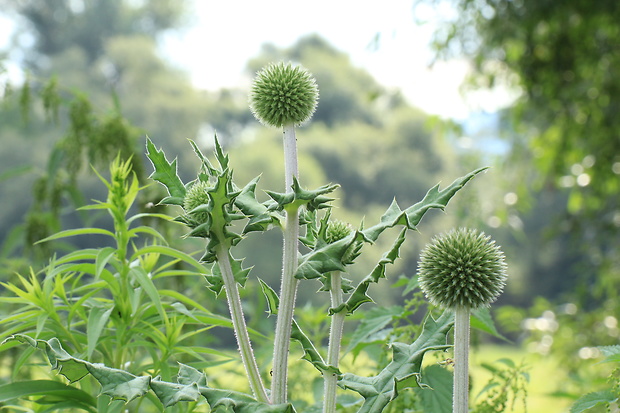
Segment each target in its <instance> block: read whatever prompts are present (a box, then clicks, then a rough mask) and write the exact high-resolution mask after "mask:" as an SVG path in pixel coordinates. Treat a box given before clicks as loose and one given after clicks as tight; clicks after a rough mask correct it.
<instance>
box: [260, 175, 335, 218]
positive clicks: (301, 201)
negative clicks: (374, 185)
mask: <svg viewBox="0 0 620 413" xmlns="http://www.w3.org/2000/svg"><path fill="white" fill-rule="evenodd" d="M338 187H340V185H334V184H328V185H323V186H321V187H319V188H317V189H315V190H307V189H303V188H302V187H301V185H299V181H297V178H296V177H293V186H292V190H293V191H292V192H287V193H285V194H282V193H279V192H273V191H265V192H266V193H267V195H269V196H270V197H271V198H272V199H273V200H274V201H276V203H277V206H276V208H277V209H278V210H282V209H286V208H287V207H289V206H293V207H300V206H302V205H305V206H306V208H307V209H308V211H315V210H317V209H321V208H325V207H327V204H328V203H329V202H331V201H333V200H334V199H333V198H329V197H326V196H325V195H326V194H329V193H331V192H333V191H334V190H336V188H338Z"/></svg>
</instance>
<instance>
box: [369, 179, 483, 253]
mask: <svg viewBox="0 0 620 413" xmlns="http://www.w3.org/2000/svg"><path fill="white" fill-rule="evenodd" d="M486 169H488V168H479V169H476V170H475V171H473V172H470V173H469V174H467V175H465V176H462V177H460V178H457V179H456V180H454V182H452V183H451V184H450V185H449V186H448V187H447V188H445V189H443V190H441V191H440V190H439V185H435V186H434V187H432V188H431V189H430V190H429V191H428V192H427V193H426V195H425V196H424V198H423V199H422V200H421V201H420V202H418V203H417V204H415V205H412V206H410V207H409V208H407V209H405V210H404V211H403V210H401V209H400V207H399V206H398V204H397V203H396V200H394V201H393V202H392V204H391V205H390V207H389V208H388V209H387V211H386V212H385V213H384V214H383V216H382V217H381V220H380V222H379V223H378V224H377V225H374V226H372V227H370V228H368V229H366V230H364V231H363V232H364V236H365V237H366V238H367V239H369V240H371V241H372V242H374V241H376V240H377V239H378V238H379V236H380V235H381V233H382V232H383V231H385V230H386V229H388V228H392V227H394V226H396V225H404V226H406V227H407V228H409V229H412V230H415V229H416V226H417V225H418V224H419V223H420V221H421V220H422V217H423V216H424V214H426V212H427V211H428V210H430V209H433V208H437V209H441V210H443V209H444V208H445V207H446V206H447V205H448V202H449V201H450V199H452V197H453V196H454V195H455V194H456V193H457V192H458V191H459V190H460V189H461V188H463V186H465V184H466V183H467V182H469V181H470V180H471V179H473V178H474V177H475V176H476V175H478V174H479V173H480V172H482V171H485V170H486Z"/></svg>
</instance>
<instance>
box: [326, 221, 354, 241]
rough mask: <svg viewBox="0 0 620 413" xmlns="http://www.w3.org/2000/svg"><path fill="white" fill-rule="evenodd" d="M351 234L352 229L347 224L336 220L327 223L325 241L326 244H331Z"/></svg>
mask: <svg viewBox="0 0 620 413" xmlns="http://www.w3.org/2000/svg"><path fill="white" fill-rule="evenodd" d="M351 232H353V229H352V228H351V225H349V224H348V223H346V222H343V221H338V220H335V221H329V223H328V224H327V231H325V241H326V242H327V243H328V244H333V243H334V242H336V241H340V240H341V239H343V238H346V237H347V236H348V235H349V234H350V233H351Z"/></svg>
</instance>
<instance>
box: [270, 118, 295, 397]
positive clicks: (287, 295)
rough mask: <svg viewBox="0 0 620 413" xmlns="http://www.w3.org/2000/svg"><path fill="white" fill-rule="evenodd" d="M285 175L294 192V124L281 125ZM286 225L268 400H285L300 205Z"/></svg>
mask: <svg viewBox="0 0 620 413" xmlns="http://www.w3.org/2000/svg"><path fill="white" fill-rule="evenodd" d="M283 143H284V174H285V179H284V182H285V186H286V193H290V192H292V191H293V189H292V186H293V177H298V176H299V170H298V165H297V139H296V137H295V127H294V126H293V125H286V126H284V128H283ZM285 213H286V226H285V228H284V246H283V253H282V280H281V286H280V307H279V308H278V318H277V320H276V332H275V339H274V351H273V378H272V381H271V402H272V403H273V404H280V403H286V400H287V381H288V380H287V376H288V355H289V354H288V353H289V348H290V341H291V326H292V323H293V315H294V312H295V300H296V296H297V285H298V284H299V280H297V279H296V278H295V272H296V270H297V255H298V250H299V245H298V244H299V208H298V207H291V208H288V209H286V211H285Z"/></svg>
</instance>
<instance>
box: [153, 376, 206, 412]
mask: <svg viewBox="0 0 620 413" xmlns="http://www.w3.org/2000/svg"><path fill="white" fill-rule="evenodd" d="M150 386H151V389H152V390H153V393H155V395H156V396H157V398H158V399H159V400H160V401H161V403H162V404H163V405H164V407H169V406H173V405H175V404H177V403H178V402H196V401H198V400H200V396H201V394H200V389H199V388H198V384H196V383H191V384H178V383H168V382H165V381H160V380H152V381H151V383H150Z"/></svg>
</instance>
